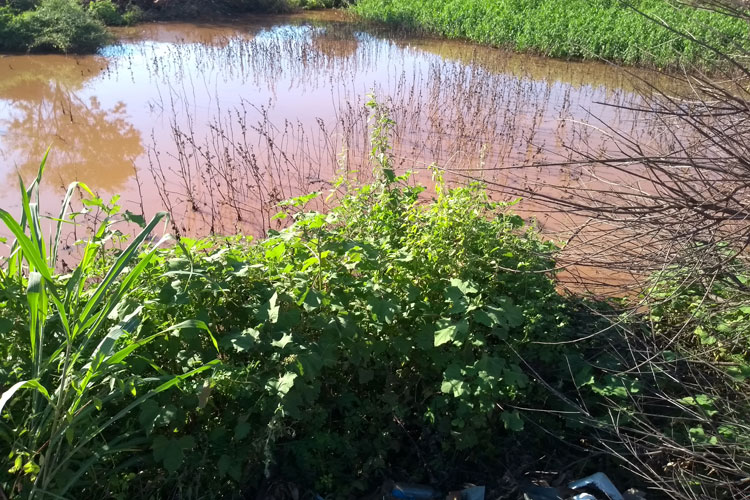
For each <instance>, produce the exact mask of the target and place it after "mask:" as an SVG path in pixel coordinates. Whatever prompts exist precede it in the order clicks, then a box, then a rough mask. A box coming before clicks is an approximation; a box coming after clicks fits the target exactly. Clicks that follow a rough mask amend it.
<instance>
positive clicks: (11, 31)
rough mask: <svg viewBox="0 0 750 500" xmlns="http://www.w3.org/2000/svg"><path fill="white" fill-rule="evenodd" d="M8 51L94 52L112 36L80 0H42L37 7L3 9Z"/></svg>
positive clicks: (3, 44)
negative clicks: (18, 12) (32, 8)
mask: <svg viewBox="0 0 750 500" xmlns="http://www.w3.org/2000/svg"><path fill="white" fill-rule="evenodd" d="M0 30H3V33H4V36H3V37H2V39H1V40H0V48H2V50H6V51H54V52H94V51H96V50H97V49H98V48H100V47H102V46H103V45H104V44H106V43H108V42H109V41H110V40H111V35H110V34H109V33H108V31H107V30H106V28H105V27H104V25H103V24H102V23H101V22H100V21H98V20H96V19H94V18H93V17H92V16H91V15H89V13H88V12H87V11H86V10H85V9H84V8H83V7H82V6H81V4H80V3H78V2H77V1H76V0H42V2H41V3H40V4H39V6H38V7H37V8H35V9H34V10H29V11H26V12H22V13H20V14H14V13H13V12H12V11H11V10H10V9H8V8H3V10H2V11H0Z"/></svg>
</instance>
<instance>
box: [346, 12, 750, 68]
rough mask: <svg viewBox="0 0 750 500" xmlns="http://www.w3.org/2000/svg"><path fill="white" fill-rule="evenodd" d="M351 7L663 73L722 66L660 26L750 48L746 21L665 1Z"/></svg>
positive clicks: (732, 47) (505, 43)
mask: <svg viewBox="0 0 750 500" xmlns="http://www.w3.org/2000/svg"><path fill="white" fill-rule="evenodd" d="M626 4H632V5H633V7H635V8H636V9H637V10H638V11H640V12H641V13H643V14H645V15H641V14H640V13H639V12H636V11H635V10H633V9H630V8H628V7H627V5H626ZM352 8H353V10H354V12H356V13H358V14H359V15H361V16H362V17H364V18H366V19H370V20H375V21H383V22H386V23H390V24H394V25H398V26H404V27H407V28H413V29H420V30H426V31H427V32H430V33H434V34H438V35H441V36H446V37H449V38H459V39H466V40H471V41H474V42H478V43H482V44H488V45H493V46H499V47H508V48H511V49H513V50H518V51H524V52H526V51H528V52H533V53H538V54H543V55H547V56H551V57H559V58H575V59H605V60H609V61H616V62H622V63H626V64H637V65H645V66H658V67H668V66H669V67H674V66H677V65H679V64H696V65H698V66H701V67H710V66H712V65H714V64H716V63H718V62H720V61H721V59H720V58H719V56H717V55H716V54H715V53H714V52H713V51H711V50H709V49H707V48H705V47H703V46H701V45H700V44H698V43H695V42H692V41H690V40H688V39H686V38H685V37H682V36H679V35H677V34H675V33H674V32H673V31H670V29H666V28H664V27H660V26H658V25H659V24H664V25H667V26H669V27H670V28H672V29H674V30H677V31H680V32H683V33H689V34H690V35H691V36H693V37H695V38H696V39H697V40H705V41H710V44H712V45H714V46H715V47H716V48H718V49H720V50H722V51H723V52H724V53H728V54H734V53H736V52H737V48H738V46H741V47H742V48H744V49H747V47H748V27H747V25H746V24H745V22H744V21H742V20H739V19H734V18H732V17H730V16H725V15H721V14H717V13H713V12H709V11H706V10H699V9H695V8H692V7H686V6H681V7H675V6H673V4H672V3H670V2H669V1H667V0H636V1H634V2H623V1H619V0H447V1H446V0H359V1H358V2H357V3H356V4H355V5H354V6H353V7H352ZM646 16H648V17H646ZM649 17H650V18H651V19H649Z"/></svg>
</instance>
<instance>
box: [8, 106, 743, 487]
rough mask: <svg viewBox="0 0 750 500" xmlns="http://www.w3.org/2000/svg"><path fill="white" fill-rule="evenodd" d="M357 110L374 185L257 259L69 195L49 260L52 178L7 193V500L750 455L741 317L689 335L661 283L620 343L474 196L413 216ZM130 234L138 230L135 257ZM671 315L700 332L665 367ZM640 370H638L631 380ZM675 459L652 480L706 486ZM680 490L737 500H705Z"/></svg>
mask: <svg viewBox="0 0 750 500" xmlns="http://www.w3.org/2000/svg"><path fill="white" fill-rule="evenodd" d="M370 106H371V107H372V109H373V111H374V117H375V121H374V128H373V137H372V144H373V149H372V161H373V165H374V176H375V181H374V182H373V183H372V184H369V185H363V186H358V185H351V184H349V183H348V182H347V180H346V179H341V180H340V181H339V182H338V183H337V184H336V186H335V188H334V190H332V191H331V194H330V197H336V202H335V207H334V208H333V209H331V210H330V211H328V212H327V213H321V212H317V211H311V210H309V209H308V208H307V207H308V206H309V205H310V204H312V203H315V202H317V201H319V198H320V196H321V193H313V194H310V195H307V196H302V197H299V198H296V199H292V200H289V201H287V202H284V203H282V212H281V213H280V214H279V215H278V217H280V218H290V219H291V220H290V222H291V223H290V225H289V226H288V227H287V228H286V229H284V230H281V231H272V232H271V234H270V235H269V236H268V237H267V238H265V239H264V240H262V241H258V242H252V241H251V240H250V239H249V238H245V237H241V236H237V237H232V238H224V239H222V238H211V239H202V240H191V239H187V238H185V239H182V240H180V241H178V242H176V244H174V245H172V246H165V245H164V243H166V240H165V239H162V240H160V241H159V242H157V243H148V242H149V241H152V240H151V238H150V235H151V233H152V231H154V230H155V229H156V228H157V226H158V224H159V223H160V221H162V220H163V219H164V218H165V215H164V214H159V215H157V216H156V217H155V218H154V219H153V220H151V221H150V222H149V223H146V221H145V220H144V219H143V218H142V217H140V216H137V215H134V214H132V213H129V212H125V213H124V214H122V215H120V213H119V207H118V206H117V201H118V200H117V198H114V199H113V200H111V201H110V202H109V203H105V202H104V201H103V200H101V199H99V198H97V197H95V196H94V195H93V194H92V193H91V192H90V191H89V189H88V188H87V187H86V186H85V185H84V184H80V183H74V184H72V185H71V186H70V187H69V189H68V193H67V195H66V197H65V199H64V201H63V204H62V208H61V209H60V210H59V212H58V213H57V214H56V217H55V218H54V219H51V221H52V226H53V231H52V233H51V234H52V235H53V238H52V240H51V241H46V240H45V239H44V237H43V234H44V233H45V231H44V228H43V225H42V221H43V217H42V213H44V212H43V211H42V209H41V208H40V205H39V203H40V199H39V183H40V182H41V178H42V175H43V171H44V163H42V167H41V168H40V170H39V175H38V177H37V178H36V179H35V181H34V182H33V183H32V184H31V185H30V186H29V187H28V188H26V187H24V186H23V184H22V185H21V188H20V189H21V190H20V194H21V198H22V206H23V212H22V214H21V216H20V217H18V218H13V217H12V216H11V215H10V214H9V213H7V212H5V211H0V219H2V221H3V223H4V224H5V225H6V226H7V228H8V229H9V230H10V231H11V232H12V234H13V235H14V236H15V238H16V240H15V242H14V243H13V244H12V252H11V257H10V258H8V259H6V261H5V262H4V265H3V267H2V268H0V311H1V312H2V314H1V315H0V331H2V332H3V334H2V335H3V337H2V344H0V387H1V388H2V391H3V392H2V397H0V412H1V418H0V443H2V447H1V448H0V453H2V455H3V456H6V457H8V459H9V460H8V463H9V464H10V465H9V467H7V468H3V469H2V470H0V488H2V490H3V491H4V492H5V494H6V495H7V496H9V497H10V498H24V499H27V498H29V499H35V498H43V497H46V496H52V497H54V498H91V497H95V496H104V497H107V498H123V499H125V498H133V497H138V498H171V497H174V496H175V495H179V496H180V498H240V497H242V495H245V494H247V493H250V492H257V491H258V490H259V489H261V488H263V485H264V484H265V479H264V478H270V479H272V480H274V481H277V480H282V481H283V480H285V479H291V480H293V481H294V482H295V483H296V484H297V485H299V486H301V487H304V488H309V489H311V490H314V491H317V492H318V493H320V494H324V495H328V496H330V497H334V498H344V497H349V496H350V495H360V496H361V494H363V493H366V492H368V491H370V490H371V489H373V488H375V487H377V486H378V484H379V483H380V481H382V478H383V477H394V476H397V477H398V478H399V479H410V480H413V481H429V482H434V481H436V480H437V481H439V482H440V485H441V486H447V487H454V486H456V483H455V482H456V480H457V477H458V476H457V474H459V472H458V471H460V470H461V469H462V468H463V467H464V466H463V465H462V464H466V463H470V464H471V463H473V464H480V463H483V464H498V463H503V461H504V460H505V461H506V463H507V460H508V457H513V458H512V460H517V457H520V456H524V454H525V453H528V451H529V450H545V449H551V448H552V447H554V449H557V450H558V451H557V452H556V454H557V455H559V459H560V460H561V461H564V460H567V459H569V455H567V453H569V452H565V453H566V454H563V451H562V449H561V446H562V445H561V442H560V440H562V441H563V442H564V441H570V442H577V443H579V449H580V443H585V442H589V441H593V442H597V440H594V439H592V436H597V437H598V438H599V439H604V440H606V442H607V443H608V446H609V447H610V449H613V450H614V451H615V452H622V453H625V454H627V453H628V450H629V448H628V446H629V445H630V444H631V443H630V442H629V441H628V438H629V437H634V438H637V443H638V445H637V446H638V447H639V449H643V448H645V447H647V446H649V445H651V446H654V447H659V446H663V445H664V442H665V441H668V443H669V445H670V450H678V451H679V450H682V449H687V450H692V452H693V453H705V454H707V456H710V457H711V461H710V463H709V465H708V466H705V467H709V466H710V467H716V464H717V462H719V459H720V457H721V456H722V455H721V453H722V452H724V451H726V450H730V451H731V459H732V460H740V461H741V460H743V459H744V458H743V457H747V456H748V453H749V452H748V449H749V448H750V436H749V435H748V432H747V427H746V426H745V425H744V424H742V418H743V417H742V415H743V411H744V410H748V409H750V408H749V407H748V405H747V404H746V401H747V400H746V399H742V398H740V397H737V393H740V394H741V393H742V390H743V387H744V384H746V381H747V380H750V359H749V357H748V352H749V351H750V340H749V339H750V335H748V332H747V329H746V328H744V329H738V328H737V325H738V324H742V325H746V324H747V318H748V311H747V308H746V307H744V308H739V309H738V310H736V311H735V310H733V309H731V310H726V311H725V313H722V314H721V315H718V316H717V315H716V314H707V315H701V314H695V312H696V310H698V311H700V310H703V309H702V308H703V307H704V304H705V301H700V300H698V299H697V298H696V297H698V296H699V294H700V292H701V291H700V290H697V289H688V290H686V289H684V288H683V287H680V286H674V287H673V288H670V287H669V285H663V284H669V283H672V284H676V283H678V281H677V278H676V277H674V279H669V280H662V281H659V283H661V284H662V285H660V288H659V291H658V293H655V296H658V297H660V298H661V299H665V298H668V299H669V300H662V301H661V302H660V303H661V309H658V308H655V309H653V310H652V311H651V312H649V317H648V318H644V320H648V321H651V322H653V323H655V324H656V325H657V329H656V330H653V331H652V330H649V329H648V328H647V326H648V323H647V321H641V320H638V321H634V320H633V319H626V318H623V319H621V320H620V321H617V322H616V323H614V324H612V323H610V322H609V321H608V320H607V319H606V318H605V316H603V315H597V314H596V312H597V311H605V310H606V311H607V312H608V314H611V313H612V309H611V307H612V306H615V305H616V304H611V305H608V304H591V303H586V302H583V301H581V300H579V299H576V300H571V299H568V298H565V297H563V296H561V295H559V294H558V292H557V291H556V289H555V283H554V280H553V275H552V273H551V272H550V269H551V268H553V267H554V257H555V254H556V252H557V247H555V246H554V245H552V244H551V243H547V242H544V241H543V240H542V239H541V238H540V236H539V235H538V233H537V230H536V228H535V227H534V226H533V225H530V224H527V223H525V222H524V221H523V220H522V219H521V218H520V217H518V216H517V215H514V214H513V213H512V212H510V205H509V204H503V203H495V202H491V201H489V199H488V197H487V194H486V193H485V191H484V188H483V186H482V185H480V184H472V185H469V186H465V187H459V188H455V189H447V187H446V186H445V185H444V184H443V182H442V181H441V180H440V177H439V173H438V172H437V171H436V172H435V174H436V176H437V182H436V185H437V188H436V191H435V192H434V194H432V195H431V196H430V197H426V196H425V195H426V193H425V192H424V188H422V187H419V186H412V185H410V184H409V175H408V174H407V175H404V176H401V177H397V176H396V175H395V174H394V171H393V170H392V167H391V162H390V158H389V144H388V133H389V131H390V128H391V126H392V125H393V123H392V121H391V120H390V119H389V118H388V117H387V116H385V115H384V114H382V112H381V110H380V108H379V107H378V105H377V104H376V103H374V102H371V103H370ZM76 192H79V193H82V194H83V195H84V197H83V206H84V207H85V208H86V209H87V210H96V211H97V213H98V214H99V217H98V218H97V219H98V220H99V221H100V222H99V223H98V224H97V226H96V227H95V228H94V229H93V230H92V232H91V233H90V234H89V235H88V237H87V238H85V240H84V241H83V242H82V243H81V245H82V248H81V254H80V255H81V259H80V261H79V263H78V265H77V266H76V267H75V268H74V269H71V270H68V271H66V272H65V273H59V272H56V269H57V267H58V256H59V252H60V249H59V240H60V234H61V231H62V229H63V227H64V226H65V225H66V224H68V223H69V222H70V221H78V219H79V218H80V217H81V216H82V214H83V212H84V211H74V210H73V209H72V208H71V206H70V202H71V199H73V198H74V195H75V193H76ZM81 222H82V221H81ZM128 224H129V225H131V226H132V225H135V224H138V225H140V226H141V229H140V230H138V231H137V232H136V235H135V236H130V237H128V236H126V234H127V231H125V226H126V225H128ZM739 271H741V269H739V270H738V272H739ZM739 275H740V277H742V276H745V277H747V273H745V274H741V273H740V274H739ZM745 277H742V279H746V278H745ZM714 292H715V293H717V294H719V295H720V294H721V293H722V292H721V289H720V287H719V285H718V284H717V285H716V289H715V290H714ZM709 310H710V309H709ZM690 313H693V314H690ZM685 314H689V316H690V317H691V318H698V320H699V321H701V325H700V326H701V328H703V329H704V330H703V332H704V333H699V331H698V330H697V329H696V330H695V334H696V335H697V337H695V339H696V341H693V340H691V339H692V337H691V336H690V335H688V336H686V337H685V338H686V340H685V341H684V342H683V341H682V340H680V341H679V342H675V339H674V338H673V333H674V332H675V330H676V329H679V328H680V326H679V325H680V324H681V322H682V321H683V319H684V315H685ZM709 318H710V319H709ZM676 325H677V326H676ZM721 325H726V326H721ZM602 329H604V330H603V331H606V332H607V335H606V336H602V335H591V334H592V333H594V332H597V331H602ZM660 329H663V331H661V330H660ZM706 329H710V332H711V334H710V335H711V337H712V338H709V337H707V336H705V333H706V332H707V331H708V330H706ZM626 330H630V331H631V333H630V334H629V335H626V333H625V332H626ZM639 331H640V332H641V333H638V332H639ZM633 332H634V333H633ZM730 333H731V335H730ZM652 334H656V335H659V336H663V338H664V342H665V343H666V342H668V343H669V350H665V351H663V352H662V353H661V354H659V355H658V357H657V356H656V355H652V354H651V353H650V352H641V351H640V350H639V349H637V347H636V344H637V343H638V342H640V341H646V340H650V339H652ZM668 339H672V340H671V341H669V340H668ZM680 339H682V337H680ZM707 344H718V345H721V346H722V349H721V350H720V351H719V355H720V356H721V359H723V360H725V361H729V362H731V364H732V367H733V368H732V370H731V373H729V374H728V377H727V378H726V379H722V380H723V382H722V384H713V385H712V386H711V387H706V386H705V385H699V384H696V383H694V382H696V381H697V380H698V379H696V378H695V377H696V375H695V374H694V373H693V371H694V369H695V367H697V366H700V365H699V364H695V365H692V364H691V363H701V362H703V361H704V360H705V359H706V358H704V357H701V356H699V355H698V352H699V351H698V350H697V349H696V347H695V346H696V345H707ZM639 356H646V357H647V358H648V360H649V361H650V362H652V364H651V365H649V366H650V367H651V368H649V370H650V371H649V370H638V369H635V368H634V367H633V366H632V364H633V363H635V365H636V366H643V364H644V361H643V359H641V358H639ZM653 366H658V368H659V369H658V370H653V369H652V368H653ZM691 368H692V370H691ZM713 378H714V379H719V378H720V375H719V374H714V375H713ZM709 389H710V391H711V392H709ZM743 405H744V406H743ZM528 408H540V409H541V408H544V409H545V411H541V412H540V411H525V409H528ZM744 414H745V415H746V414H747V413H744ZM738 415H739V417H738ZM644 428H645V429H649V432H648V433H644V432H643V429H644ZM536 429H545V430H546V431H547V432H538V431H536ZM583 452H584V455H583V457H585V456H586V454H587V453H588V451H586V450H583ZM578 453H579V454H580V452H578ZM673 453H674V454H676V456H680V455H679V454H678V453H677V451H674V452H673ZM576 458H580V455H579V456H577V457H576ZM673 458H674V457H673V456H672V455H670V454H669V453H667V454H658V455H657V456H656V458H654V459H653V460H652V461H651V462H649V466H650V467H654V468H655V470H658V471H659V473H665V472H664V471H667V470H672V471H674V472H673V473H674V474H677V475H679V474H683V473H684V472H685V470H684V469H683V467H689V469H690V470H691V471H692V472H693V473H696V474H697V475H699V476H700V475H701V474H704V473H707V472H709V470H708V469H704V468H703V467H704V464H703V463H701V462H700V461H699V460H693V461H691V462H689V463H688V462H685V463H684V464H682V463H681V464H678V465H677V466H675V464H674V463H673V462H671V461H670V460H672V459H673ZM682 458H683V460H685V457H682ZM515 465H517V464H515ZM597 466H601V462H597ZM470 469H472V468H470ZM490 469H492V470H493V471H495V470H496V469H495V468H494V467H492V466H490ZM473 470H478V469H476V468H474V469H473ZM712 474H715V472H712ZM464 476H465V474H464ZM464 476H462V477H464ZM493 476H494V473H493ZM436 478H437V479H436ZM466 479H469V480H476V479H478V478H477V477H476V476H474V477H466ZM479 479H485V478H479ZM687 487H688V488H695V489H696V490H699V489H703V490H704V491H711V492H712V494H711V497H712V498H729V494H728V493H727V492H726V491H728V490H726V491H724V490H721V489H720V488H718V487H716V488H714V487H713V483H711V481H710V480H709V479H704V480H703V482H701V481H697V482H690V483H688V486H687ZM712 488H713V489H712Z"/></svg>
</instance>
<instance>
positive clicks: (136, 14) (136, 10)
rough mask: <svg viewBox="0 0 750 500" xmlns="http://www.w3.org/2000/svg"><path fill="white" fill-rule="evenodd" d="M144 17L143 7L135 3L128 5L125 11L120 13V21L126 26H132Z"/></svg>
mask: <svg viewBox="0 0 750 500" xmlns="http://www.w3.org/2000/svg"><path fill="white" fill-rule="evenodd" d="M143 19H144V12H143V9H141V8H140V7H138V6H137V5H128V6H127V8H126V9H125V12H124V13H123V14H122V21H123V23H124V24H126V25H127V26H132V25H134V24H137V23H139V22H141V21H142V20H143Z"/></svg>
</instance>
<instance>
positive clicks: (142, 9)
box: [0, 0, 340, 54]
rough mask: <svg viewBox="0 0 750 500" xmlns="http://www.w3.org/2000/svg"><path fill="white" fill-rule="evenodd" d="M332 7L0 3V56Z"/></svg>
mask: <svg viewBox="0 0 750 500" xmlns="http://www.w3.org/2000/svg"><path fill="white" fill-rule="evenodd" d="M337 6H340V4H339V3H338V2H337V1H334V0H225V1H224V0H222V1H204V0H193V1H190V0H187V1H183V0H180V1H170V0H163V1H161V2H153V1H140V2H139V1H120V2H118V1H114V0H93V1H89V0H4V1H3V0H0V52H62V53H79V54H80V53H92V52H96V51H97V50H98V49H99V48H101V47H103V46H104V45H106V44H108V43H112V42H113V41H114V37H113V36H112V34H111V33H110V32H109V31H108V30H107V29H106V27H107V26H129V25H133V24H136V23H138V22H141V21H146V20H155V19H174V18H182V19H196V18H206V17H208V18H210V17H215V16H217V15H230V14H234V13H238V12H284V11H289V10H293V9H299V8H330V7H337Z"/></svg>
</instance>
